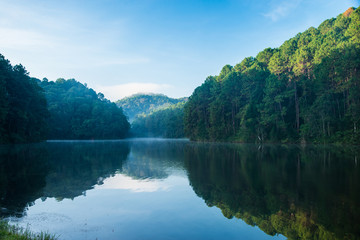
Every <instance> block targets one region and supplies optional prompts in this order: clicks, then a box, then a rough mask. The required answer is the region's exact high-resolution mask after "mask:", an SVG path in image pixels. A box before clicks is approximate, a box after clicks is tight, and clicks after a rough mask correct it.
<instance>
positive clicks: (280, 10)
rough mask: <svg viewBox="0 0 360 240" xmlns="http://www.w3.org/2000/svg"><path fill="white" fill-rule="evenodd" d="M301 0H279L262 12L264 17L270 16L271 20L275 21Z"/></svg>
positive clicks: (291, 9)
mask: <svg viewBox="0 0 360 240" xmlns="http://www.w3.org/2000/svg"><path fill="white" fill-rule="evenodd" d="M301 1H302V0H289V1H283V2H280V3H279V4H277V5H274V6H272V7H271V10H270V11H269V12H267V13H265V14H264V16H265V17H267V18H270V19H271V20H272V21H274V22H276V21H278V20H279V19H280V18H283V17H286V16H287V15H289V14H290V13H291V11H293V10H294V9H295V8H296V7H297V6H299V4H300V3H301Z"/></svg>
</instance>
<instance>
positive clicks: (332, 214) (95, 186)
mask: <svg viewBox="0 0 360 240" xmlns="http://www.w3.org/2000/svg"><path fill="white" fill-rule="evenodd" d="M359 156H360V150H359V148H358V147H350V146H348V147H344V146H342V147H337V146H300V145H255V144H225V143H222V144H221V143H194V142H189V141H187V140H165V139H130V140H119V141H54V142H46V143H39V144H29V145H2V146H0V207H1V217H3V218H6V219H8V220H10V223H11V224H18V225H20V226H23V227H28V228H29V229H30V230H32V231H35V232H38V231H48V232H50V233H53V234H55V235H57V236H59V239H64V240H66V239H94V240H95V239H99V240H101V239H105V240H106V239H360V204H359V203H360V167H359V162H358V161H359Z"/></svg>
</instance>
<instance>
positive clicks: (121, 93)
mask: <svg viewBox="0 0 360 240" xmlns="http://www.w3.org/2000/svg"><path fill="white" fill-rule="evenodd" d="M170 88H172V86H171V85H169V84H157V83H136V82H134V83H125V84H120V85H114V86H97V87H95V90H96V91H97V92H102V93H103V94H104V95H105V97H106V98H108V99H110V100H111V101H117V100H119V99H121V98H123V97H127V96H130V95H132V94H135V93H162V92H164V91H166V90H169V89H170Z"/></svg>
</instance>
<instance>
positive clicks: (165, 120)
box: [131, 102, 185, 138]
mask: <svg viewBox="0 0 360 240" xmlns="http://www.w3.org/2000/svg"><path fill="white" fill-rule="evenodd" d="M184 105H185V102H179V103H177V104H173V105H170V106H169V107H167V108H164V109H160V110H157V111H154V112H152V113H150V114H142V115H138V116H137V117H135V119H134V121H133V122H132V124H131V134H132V135H133V136H136V137H164V138H183V137H185V134H184V120H183V119H184Z"/></svg>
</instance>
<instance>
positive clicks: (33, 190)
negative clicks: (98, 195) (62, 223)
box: [0, 142, 130, 217]
mask: <svg viewBox="0 0 360 240" xmlns="http://www.w3.org/2000/svg"><path fill="white" fill-rule="evenodd" d="M129 152H130V148H129V143H127V142H95V143H94V142H57V143H42V144H29V145H14V146H1V148H0V178H1V179H0V205H1V209H2V213H1V216H3V217H4V216H8V215H16V216H22V215H23V214H24V213H25V212H24V211H25V210H26V209H27V207H28V206H31V205H32V204H33V202H34V201H35V200H36V199H38V198H42V199H43V200H45V199H46V198H47V197H54V198H56V199H57V200H58V201H61V200H62V199H64V198H70V199H73V198H75V197H77V196H80V195H82V194H84V193H85V191H86V190H89V189H92V188H93V186H94V185H95V184H101V181H102V180H103V179H105V178H107V177H110V176H113V175H114V174H115V172H116V171H120V170H121V168H122V165H123V163H124V161H125V160H126V159H127V156H128V154H129Z"/></svg>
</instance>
